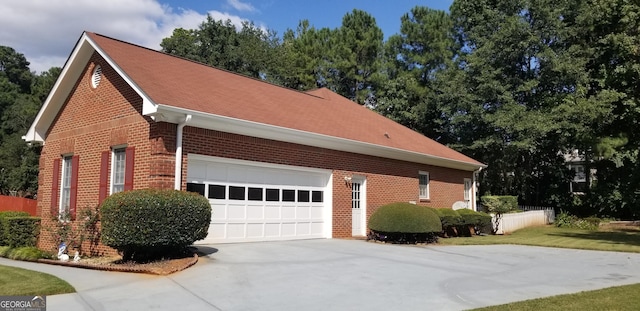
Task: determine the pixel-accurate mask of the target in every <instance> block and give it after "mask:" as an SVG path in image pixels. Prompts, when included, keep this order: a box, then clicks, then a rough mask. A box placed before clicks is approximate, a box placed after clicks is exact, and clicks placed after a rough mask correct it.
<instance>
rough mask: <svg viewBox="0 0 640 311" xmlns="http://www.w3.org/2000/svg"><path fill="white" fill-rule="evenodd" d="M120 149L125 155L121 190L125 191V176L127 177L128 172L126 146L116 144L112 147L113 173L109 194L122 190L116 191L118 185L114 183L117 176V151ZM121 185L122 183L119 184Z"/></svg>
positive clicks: (110, 178)
mask: <svg viewBox="0 0 640 311" xmlns="http://www.w3.org/2000/svg"><path fill="white" fill-rule="evenodd" d="M118 151H122V153H123V156H124V159H123V161H124V163H123V170H122V184H121V186H122V190H120V191H124V178H125V174H126V172H127V152H126V146H116V147H113V148H111V174H110V176H109V194H114V193H116V192H120V191H114V188H115V186H117V185H116V184H115V183H114V180H115V178H116V152H118ZM118 185H120V184H118Z"/></svg>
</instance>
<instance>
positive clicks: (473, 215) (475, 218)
mask: <svg viewBox="0 0 640 311" xmlns="http://www.w3.org/2000/svg"><path fill="white" fill-rule="evenodd" d="M457 212H458V214H460V216H461V217H462V222H463V226H468V227H467V228H468V229H469V231H470V232H469V235H471V233H472V232H471V230H470V229H471V228H473V230H474V231H475V234H479V233H481V232H483V231H491V219H492V217H491V215H489V214H487V213H484V212H476V211H473V210H470V209H459V210H458V211H457ZM486 228H488V229H486Z"/></svg>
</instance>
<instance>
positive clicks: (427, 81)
mask: <svg viewBox="0 0 640 311" xmlns="http://www.w3.org/2000/svg"><path fill="white" fill-rule="evenodd" d="M401 20H402V24H401V28H400V34H398V35H393V36H391V37H390V38H389V40H388V41H387V43H386V44H385V53H384V62H383V63H384V66H383V72H382V74H383V76H384V77H385V78H384V80H385V83H381V85H380V87H379V89H378V92H377V93H376V103H375V104H376V105H375V107H376V110H377V111H379V112H380V113H382V114H383V115H385V116H387V117H390V118H391V119H393V120H395V121H397V122H399V123H401V124H403V125H405V126H407V127H409V128H412V129H414V130H416V131H419V132H421V133H423V134H425V135H426V136H429V137H431V138H433V139H435V140H437V141H439V142H442V143H449V142H450V140H451V138H450V135H449V132H450V128H449V127H450V120H451V113H452V110H451V109H449V107H448V106H447V105H444V104H445V103H446V102H445V101H443V100H441V98H438V97H440V96H441V95H442V91H441V88H446V87H447V84H448V82H447V80H446V79H445V78H444V77H438V75H441V74H442V72H443V71H444V70H447V69H448V68H449V67H451V66H452V65H453V58H454V52H455V47H456V45H455V41H454V38H453V23H452V20H451V18H450V17H449V15H448V14H447V13H446V12H444V11H438V10H432V9H429V8H426V7H415V8H413V9H411V12H409V13H407V14H405V15H404V16H402V19H401ZM454 70H457V68H454Z"/></svg>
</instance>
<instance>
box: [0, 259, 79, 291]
mask: <svg viewBox="0 0 640 311" xmlns="http://www.w3.org/2000/svg"><path fill="white" fill-rule="evenodd" d="M75 291H76V290H75V289H74V288H73V287H72V286H71V285H69V283H67V282H66V281H64V280H61V279H59V278H57V277H55V276H53V275H50V274H46V273H41V272H36V271H31V270H26V269H22V268H15V267H8V266H2V265H0V295H6V296H31V295H55V294H65V293H73V292H75Z"/></svg>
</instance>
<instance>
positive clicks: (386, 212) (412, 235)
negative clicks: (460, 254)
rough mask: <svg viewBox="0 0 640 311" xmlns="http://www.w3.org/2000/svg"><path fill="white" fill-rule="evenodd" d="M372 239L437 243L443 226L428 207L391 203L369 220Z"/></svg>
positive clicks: (375, 212) (376, 211)
mask: <svg viewBox="0 0 640 311" xmlns="http://www.w3.org/2000/svg"><path fill="white" fill-rule="evenodd" d="M369 229H370V230H371V235H370V238H371V239H374V240H380V241H389V242H394V243H417V242H435V241H437V233H439V232H441V231H442V224H441V222H440V218H439V217H438V215H437V214H436V212H435V211H434V210H433V209H432V208H430V207H426V206H419V205H415V204H410V203H403V202H399V203H391V204H387V205H383V206H381V207H379V208H378V209H376V210H375V211H374V212H373V214H371V217H370V218H369Z"/></svg>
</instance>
